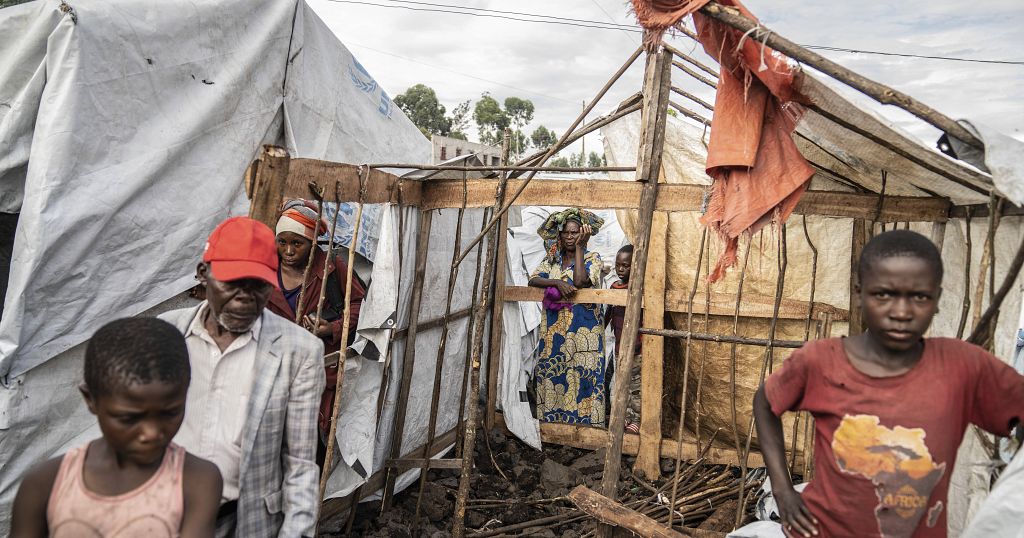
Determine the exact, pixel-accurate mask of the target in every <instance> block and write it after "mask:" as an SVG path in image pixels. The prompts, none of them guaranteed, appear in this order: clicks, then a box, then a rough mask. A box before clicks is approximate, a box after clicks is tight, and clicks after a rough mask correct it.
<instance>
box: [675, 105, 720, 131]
mask: <svg viewBox="0 0 1024 538" xmlns="http://www.w3.org/2000/svg"><path fill="white" fill-rule="evenodd" d="M668 104H669V106H671V107H672V108H674V109H675V110H677V111H678V112H679V113H680V114H682V115H683V116H686V117H687V118H690V119H691V120H693V121H696V122H699V123H702V124H704V125H708V126H710V125H711V120H709V119H707V118H705V117H704V116H701V115H700V114H698V113H696V112H694V111H692V110H690V109H688V108H686V107H684V106H683V105H680V104H679V103H676V102H674V101H669V102H668Z"/></svg>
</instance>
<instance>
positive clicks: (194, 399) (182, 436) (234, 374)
mask: <svg viewBox="0 0 1024 538" xmlns="http://www.w3.org/2000/svg"><path fill="white" fill-rule="evenodd" d="M208 309H209V306H208V304H207V303H205V302H204V303H203V304H202V305H201V306H200V307H199V311H198V313H197V314H196V317H195V318H194V319H193V320H192V323H190V324H189V327H188V330H187V331H186V332H185V344H186V345H187V346H188V355H189V362H190V364H191V366H192V383H191V384H190V385H189V387H188V396H187V397H186V400H185V420H184V422H182V424H181V429H180V430H178V434H177V435H176V436H175V437H174V442H175V443H177V444H179V445H181V446H183V447H185V449H186V450H188V451H189V452H191V453H192V454H194V455H196V456H199V457H200V458H203V459H205V460H208V461H211V462H213V463H214V464H215V465H216V466H217V468H218V469H220V474H221V476H222V477H223V478H224V490H223V492H222V493H221V501H222V502H226V501H230V500H233V499H237V498H238V480H239V469H240V467H241V464H242V427H243V425H244V424H245V417H246V413H247V411H248V408H249V395H250V393H251V391H252V384H253V375H254V369H255V366H256V345H257V343H258V341H259V334H260V328H261V327H262V326H263V314H261V315H260V317H259V318H258V319H257V320H256V323H255V324H253V326H252V328H251V329H249V331H248V332H245V333H242V334H240V335H238V337H237V338H235V340H234V341H233V342H231V344H229V345H228V347H227V348H226V349H225V350H224V352H223V353H222V352H221V351H220V347H218V346H217V343H216V342H214V340H213V337H211V336H210V333H209V332H207V330H206V327H205V326H204V325H203V318H204V317H205V316H206V312H207V310H208Z"/></svg>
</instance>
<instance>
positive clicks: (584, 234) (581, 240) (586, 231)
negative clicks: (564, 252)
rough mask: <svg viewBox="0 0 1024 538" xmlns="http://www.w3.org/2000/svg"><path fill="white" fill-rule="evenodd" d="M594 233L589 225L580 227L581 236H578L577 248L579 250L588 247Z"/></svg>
mask: <svg viewBox="0 0 1024 538" xmlns="http://www.w3.org/2000/svg"><path fill="white" fill-rule="evenodd" d="M593 233H594V229H593V228H591V227H590V225H589V224H584V225H582V226H580V234H579V235H577V236H576V247H577V249H578V248H580V247H582V248H586V247H587V241H590V236H591V234H593Z"/></svg>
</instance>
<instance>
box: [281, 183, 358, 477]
mask: <svg viewBox="0 0 1024 538" xmlns="http://www.w3.org/2000/svg"><path fill="white" fill-rule="evenodd" d="M311 205H312V204H311V203H309V202H303V201H300V200H294V201H290V202H288V203H286V204H285V206H284V211H283V212H282V213H281V217H280V218H279V219H278V221H277V230H276V232H277V259H278V261H279V262H280V263H279V264H278V270H277V283H278V288H275V289H274V290H273V291H272V292H271V294H270V301H269V302H268V303H267V309H268V310H270V311H271V312H273V313H275V314H278V315H279V316H281V317H284V318H285V319H288V320H290V321H295V317H296V316H295V314H296V311H298V310H299V309H300V308H301V311H302V316H301V317H300V318H299V323H300V324H302V326H303V327H305V328H306V329H308V330H309V331H310V332H312V333H313V334H315V335H317V336H318V337H320V339H321V340H323V342H324V350H325V351H326V352H327V353H331V352H334V351H338V350H340V349H342V348H343V347H345V346H343V345H342V342H341V333H342V325H343V323H344V317H343V315H344V310H345V303H346V302H350V303H351V306H350V308H349V310H350V311H349V333H348V335H349V338H348V339H349V342H348V343H351V341H352V340H353V338H354V337H355V334H356V323H357V322H358V321H359V306H360V305H361V304H362V301H363V297H365V296H366V289H365V288H364V287H363V285H362V283H361V282H359V279H358V278H355V275H353V279H352V294H351V297H349V300H348V301H346V300H345V298H344V293H345V277H346V273H347V270H348V266H347V265H346V264H345V262H344V261H342V260H341V259H338V258H336V257H334V256H333V255H331V254H330V253H328V252H325V251H324V250H323V249H321V248H319V247H317V246H316V238H317V236H318V235H321V234H325V233H327V231H328V229H327V224H326V223H325V222H324V221H323V219H321V220H319V223H318V221H317V218H318V215H317V210H316V209H315V208H314V207H315V206H312V207H311ZM310 251H314V252H313V253H312V256H313V266H312V267H311V270H310V272H309V278H306V277H305V271H306V264H307V263H309V257H310ZM328 256H331V259H330V261H328V262H327V266H326V271H325V270H324V262H325V261H327V259H326V258H327V257H328ZM324 279H327V285H326V286H323V287H324V290H325V291H324V295H326V297H325V299H324V308H323V311H322V312H321V313H320V321H319V323H317V320H316V311H317V307H318V306H319V303H320V288H321V282H323V281H324ZM303 289H305V290H306V295H305V297H303V304H302V305H299V304H298V301H299V297H300V296H301V295H302V290H303ZM324 369H325V371H326V373H327V386H326V387H325V388H324V393H323V396H322V398H321V400H320V415H319V420H318V425H319V427H320V433H321V435H320V440H321V445H320V447H319V449H318V451H317V461H318V462H320V461H323V456H324V452H325V448H324V446H325V445H324V442H323V441H324V439H326V435H327V433H326V432H327V431H329V429H330V419H331V414H332V412H333V411H334V392H335V390H334V389H335V385H336V381H337V375H338V368H337V365H336V364H332V365H330V366H326V365H325V366H324Z"/></svg>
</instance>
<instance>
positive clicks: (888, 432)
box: [832, 415, 946, 537]
mask: <svg viewBox="0 0 1024 538" xmlns="http://www.w3.org/2000/svg"><path fill="white" fill-rule="evenodd" d="M878 422H879V421H878V417H876V416H873V415H846V416H845V417H843V421H842V422H841V423H840V424H839V427H838V428H836V431H835V433H834V434H833V437H832V452H833V454H835V458H836V463H837V464H838V465H839V468H840V469H842V471H843V472H845V473H849V474H852V475H856V476H860V477H863V478H867V479H868V480H870V481H871V483H872V484H874V486H875V494H876V495H878V501H879V502H878V505H876V506H875V519H876V520H877V521H878V529H879V532H880V533H881V535H882V536H883V537H889V536H910V535H911V534H913V533H914V529H916V528H917V524H918V522H919V521H920V520H921V517H922V516H923V515H924V514H925V512H926V511H927V512H928V520H927V525H928V526H929V527H932V526H934V525H935V523H936V521H937V520H938V517H939V513H941V511H942V503H941V502H937V503H935V506H932V507H931V508H929V507H928V498H929V497H931V494H932V489H933V488H934V487H935V484H936V483H938V481H939V479H940V478H942V474H943V473H944V472H945V471H946V464H945V463H939V464H936V463H935V462H934V461H933V460H932V456H931V453H930V452H929V451H928V446H927V445H925V444H924V438H925V431H924V430H923V429H921V428H904V427H902V426H896V427H895V428H893V429H889V428H886V427H885V426H881V425H879V423H878Z"/></svg>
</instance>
